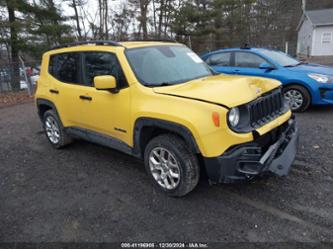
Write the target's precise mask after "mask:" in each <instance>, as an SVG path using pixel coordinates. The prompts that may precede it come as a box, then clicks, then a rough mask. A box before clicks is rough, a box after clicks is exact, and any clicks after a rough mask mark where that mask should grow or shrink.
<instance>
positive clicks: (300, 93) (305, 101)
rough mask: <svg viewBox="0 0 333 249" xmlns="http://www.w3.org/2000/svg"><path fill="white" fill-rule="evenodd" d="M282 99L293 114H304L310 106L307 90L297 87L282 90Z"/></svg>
mask: <svg viewBox="0 0 333 249" xmlns="http://www.w3.org/2000/svg"><path fill="white" fill-rule="evenodd" d="M283 93H284V98H285V99H286V101H287V102H288V103H289V106H290V109H291V110H292V111H294V112H304V111H305V110H306V109H308V108H309V106H310V104H311V96H310V93H309V92H308V90H307V89H305V88H304V87H302V86H299V85H290V86H287V87H285V88H284V90H283Z"/></svg>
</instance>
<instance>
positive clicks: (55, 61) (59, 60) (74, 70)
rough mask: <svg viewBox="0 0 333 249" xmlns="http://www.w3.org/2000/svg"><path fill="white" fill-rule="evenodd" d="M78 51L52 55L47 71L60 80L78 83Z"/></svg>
mask: <svg viewBox="0 0 333 249" xmlns="http://www.w3.org/2000/svg"><path fill="white" fill-rule="evenodd" d="M79 58H80V55H79V53H64V54H57V55H52V56H51V58H50V64H49V73H50V74H51V75H52V76H53V77H55V78H56V79H58V80H59V81H61V82H65V83H74V84H79V82H80V80H79V79H80V77H79V76H80V70H79V63H78V62H79Z"/></svg>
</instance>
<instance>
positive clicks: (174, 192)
mask: <svg viewBox="0 0 333 249" xmlns="http://www.w3.org/2000/svg"><path fill="white" fill-rule="evenodd" d="M36 104H37V108H38V113H39V116H40V118H41V120H42V122H43V125H44V128H45V133H46V136H47V138H48V140H49V141H50V143H51V144H52V145H53V146H54V147H55V148H61V147H63V146H65V145H67V144H68V143H70V142H71V141H72V139H74V138H81V139H86V140H89V141H92V142H95V143H98V144H102V145H105V146H108V147H111V148H114V149H117V150H120V151H122V152H125V153H128V154H130V155H133V156H135V157H138V158H142V159H143V160H144V164H145V167H146V170H147V172H148V175H149V176H150V178H151V179H152V181H153V182H154V185H156V187H158V188H159V189H161V190H162V191H164V192H166V193H167V194H169V195H171V196H183V195H185V194H187V193H188V192H190V191H191V190H193V188H194V187H195V186H196V185H197V183H198V180H199V176H200V170H201V171H205V172H206V174H207V176H208V179H209V181H210V183H221V182H222V183H230V182H235V181H239V180H249V179H253V178H254V177H256V176H259V175H262V174H267V173H273V174H276V175H279V176H282V175H286V174H287V173H288V171H289V168H290V166H291V164H292V163H293V160H294V158H295V154H296V147H297V141H298V131H297V128H296V126H295V121H294V117H293V116H292V113H291V112H290V110H289V107H288V106H287V104H286V103H285V102H284V99H283V97H282V95H281V88H280V83H279V82H278V81H275V80H270V79H264V78H257V77H242V76H230V75H223V74H220V75H217V74H216V73H215V72H213V71H212V70H211V69H210V68H209V67H208V66H207V65H206V64H205V63H204V62H203V61H202V60H201V59H200V58H199V57H198V56H197V55H196V54H195V53H193V52H192V51H191V50H190V49H189V48H187V47H186V46H184V45H182V44H179V43H172V42H142V41H141V42H120V43H118V42H112V41H90V42H79V43H74V44H67V45H63V46H61V47H57V48H54V49H52V50H50V51H48V52H46V53H45V54H44V55H43V61H42V67H41V74H40V78H39V80H38V89H37V93H36Z"/></svg>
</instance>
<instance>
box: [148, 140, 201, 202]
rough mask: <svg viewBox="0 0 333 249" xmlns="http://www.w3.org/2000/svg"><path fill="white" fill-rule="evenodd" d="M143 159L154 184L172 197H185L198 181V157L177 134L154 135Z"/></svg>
mask: <svg viewBox="0 0 333 249" xmlns="http://www.w3.org/2000/svg"><path fill="white" fill-rule="evenodd" d="M144 162H145V168H146V171H147V173H148V175H149V176H150V178H151V180H152V181H153V184H154V185H155V187H156V188H158V189H159V190H161V191H162V192H164V193H166V194H167V195H169V196H174V197H180V196H184V195H186V194H188V193H189V192H191V191H192V190H193V189H194V188H195V187H196V185H197V184H198V182H199V177H200V167H199V163H198V159H197V157H196V155H195V154H194V153H193V152H191V151H190V149H189V148H188V146H187V145H186V143H185V142H184V141H183V140H182V139H181V138H180V137H178V136H176V135H173V134H165V135H160V136H157V137H155V138H153V139H152V140H151V141H150V142H149V143H148V145H147V147H146V149H145V153H144Z"/></svg>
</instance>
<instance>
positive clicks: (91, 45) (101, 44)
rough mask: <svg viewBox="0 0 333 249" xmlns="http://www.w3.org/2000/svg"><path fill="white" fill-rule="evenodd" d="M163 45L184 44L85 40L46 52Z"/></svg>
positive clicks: (175, 43)
mask: <svg viewBox="0 0 333 249" xmlns="http://www.w3.org/2000/svg"><path fill="white" fill-rule="evenodd" d="M163 45H176V46H177V45H182V44H181V43H177V42H174V41H123V42H114V41H83V42H74V43H68V44H62V45H59V46H56V47H54V48H51V49H50V50H48V51H47V52H46V53H49V54H57V53H64V52H71V51H73V52H75V51H76V52H78V51H81V50H94V49H98V50H103V49H105V48H106V47H108V46H109V47H119V48H125V49H131V48H141V47H152V46H163Z"/></svg>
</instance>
